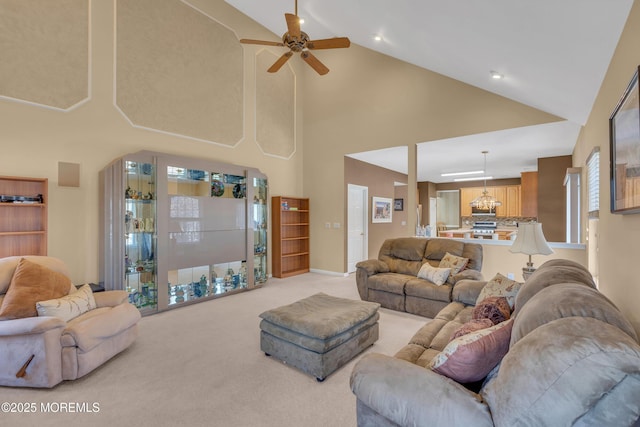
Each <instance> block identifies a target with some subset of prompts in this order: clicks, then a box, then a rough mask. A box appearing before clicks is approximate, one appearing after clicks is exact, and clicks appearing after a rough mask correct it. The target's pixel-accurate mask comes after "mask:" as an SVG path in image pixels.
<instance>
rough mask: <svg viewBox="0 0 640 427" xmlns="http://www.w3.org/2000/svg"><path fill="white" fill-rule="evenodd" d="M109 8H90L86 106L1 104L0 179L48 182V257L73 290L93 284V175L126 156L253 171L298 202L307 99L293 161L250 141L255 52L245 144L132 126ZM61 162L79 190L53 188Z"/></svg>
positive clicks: (246, 28)
mask: <svg viewBox="0 0 640 427" xmlns="http://www.w3.org/2000/svg"><path fill="white" fill-rule="evenodd" d="M163 1H164V0H163ZM114 3H115V2H114V1H113V0H93V1H92V2H91V9H90V12H91V16H90V29H91V44H90V47H91V51H90V53H91V79H90V99H89V100H88V101H87V102H85V103H84V104H82V105H80V106H78V107H77V108H75V109H72V110H70V111H66V112H65V111H60V110H53V109H50V108H45V107H42V106H36V105H33V104H28V103H24V102H19V101H15V100H9V99H0V123H1V126H0V128H1V129H2V131H1V132H0V147H2V156H0V175H10V176H12V175H16V176H34V177H45V178H48V179H49V247H48V252H49V255H51V256H56V257H59V258H62V259H63V260H64V261H65V262H66V263H67V264H68V265H69V266H70V269H71V274H72V280H73V281H75V282H78V283H81V282H89V281H97V280H98V234H97V233H98V229H99V227H98V205H99V203H98V193H99V188H98V173H99V171H100V170H101V169H102V168H104V167H105V166H106V165H107V164H108V163H109V162H111V161H112V160H113V159H115V158H117V157H120V156H122V155H124V154H127V153H131V152H136V151H139V150H153V151H160V152H167V153H176V154H180V155H185V156H194V157H203V158H208V159H214V160H220V161H223V162H229V163H234V164H239V165H245V166H250V167H256V168H258V169H260V170H261V171H262V172H264V173H266V174H267V176H268V177H269V185H270V188H269V190H270V193H271V194H272V195H276V194H287V195H292V196H296V195H302V144H301V142H302V137H301V135H302V120H301V119H302V112H301V109H300V106H301V104H302V100H303V99H304V97H303V95H302V94H301V93H299V94H298V101H299V102H298V109H297V118H298V123H297V126H296V129H297V139H298V145H297V147H296V152H295V154H294V155H293V156H292V157H291V159H290V160H285V159H282V158H277V157H273V156H267V155H264V154H263V152H262V150H261V148H260V147H258V145H257V144H256V142H255V134H256V132H255V125H254V122H255V105H256V102H255V94H256V90H255V86H256V84H255V74H254V72H255V70H254V64H255V53H256V52H258V49H256V48H254V47H246V48H245V49H244V64H245V65H244V67H245V70H244V77H243V82H244V88H245V90H244V106H243V108H244V110H243V111H244V124H243V126H244V129H243V133H244V139H243V140H242V141H241V142H239V144H238V145H237V146H235V147H233V148H230V147H226V146H221V145H216V144H212V143H207V142H201V141H196V140H193V139H190V138H186V137H180V136H175V135H171V134H167V133H160V132H155V131H152V130H147V129H141V128H135V127H132V126H131V124H130V123H129V122H128V120H127V119H126V118H125V117H124V116H123V115H122V114H121V113H120V112H119V111H118V109H117V108H116V107H115V106H114V59H113V58H114ZM192 3H194V4H196V5H197V6H198V7H199V8H200V9H202V10H203V11H204V12H205V13H206V14H207V15H209V16H212V17H215V18H216V19H217V20H220V21H221V22H222V23H223V24H225V25H227V26H229V27H230V28H232V29H233V30H234V31H235V32H236V34H238V36H239V37H247V38H264V39H272V40H277V39H278V37H277V36H275V35H274V34H272V33H270V32H268V31H266V30H265V29H264V28H262V27H261V26H258V25H257V24H256V23H255V22H254V21H252V20H251V19H249V18H248V17H246V16H244V15H242V14H241V13H239V12H238V11H237V10H235V9H234V8H232V7H231V6H229V5H228V4H226V3H225V2H224V1H223V0H194V1H192ZM176 24H177V25H179V23H178V22H176ZM280 51H281V50H278V49H277V48H276V50H274V52H276V53H277V52H280ZM5 60H6V58H5ZM298 62H300V63H301V62H302V61H297V62H294V61H292V64H291V65H292V66H293V67H294V68H293V69H294V71H295V72H296V73H297V74H300V71H299V69H300V68H301V67H299V65H300V64H299V63H298ZM304 65H305V66H306V64H304ZM259 72H260V73H262V72H263V70H260V71H259ZM275 107H277V105H275ZM185 113H186V114H188V111H185ZM59 161H63V162H72V163H79V164H80V187H79V188H71V187H59V186H58V183H57V176H58V175H57V174H58V170H57V167H58V162H59Z"/></svg>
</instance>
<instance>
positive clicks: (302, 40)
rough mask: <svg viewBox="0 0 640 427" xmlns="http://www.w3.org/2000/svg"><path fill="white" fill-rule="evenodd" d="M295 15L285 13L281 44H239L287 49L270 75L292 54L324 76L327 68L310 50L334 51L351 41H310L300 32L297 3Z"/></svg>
mask: <svg viewBox="0 0 640 427" xmlns="http://www.w3.org/2000/svg"><path fill="white" fill-rule="evenodd" d="M295 6H296V8H295V14H292V13H285V14H284V18H285V20H286V21H287V32H286V33H284V34H283V35H282V41H281V42H272V41H266V40H253V39H240V43H244V44H258V45H264V46H280V47H288V48H289V52H286V53H284V54H283V55H282V56H281V57H280V58H278V60H277V61H276V62H275V63H274V64H273V65H272V66H271V67H269V69H268V70H267V71H268V72H270V73H275V72H277V71H278V70H279V69H280V68H281V67H282V66H283V65H284V64H285V63H286V62H287V61H288V60H289V58H291V56H293V54H294V53H299V54H300V56H301V57H302V59H303V60H304V61H305V62H306V63H307V64H309V66H311V68H313V69H314V70H315V71H316V72H317V73H318V74H320V75H325V74H327V73H328V72H329V68H327V67H326V66H325V65H324V64H323V63H322V62H320V60H319V59H318V58H316V57H315V55H313V54H312V53H311V52H309V51H310V50H314V49H316V50H317V49H336V48H345V47H349V46H350V45H351V41H350V40H349V38H347V37H335V38H332V39H321V40H311V39H310V38H309V36H308V35H307V33H305V32H304V31H301V30H300V21H301V19H300V18H299V17H298V1H297V0H296V2H295Z"/></svg>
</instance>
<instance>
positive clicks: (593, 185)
mask: <svg viewBox="0 0 640 427" xmlns="http://www.w3.org/2000/svg"><path fill="white" fill-rule="evenodd" d="M587 199H588V211H589V218H597V217H598V216H599V210H600V148H599V147H596V148H594V149H593V151H592V152H591V154H590V155H589V157H588V158H587Z"/></svg>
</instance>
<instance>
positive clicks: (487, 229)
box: [471, 221, 498, 239]
mask: <svg viewBox="0 0 640 427" xmlns="http://www.w3.org/2000/svg"><path fill="white" fill-rule="evenodd" d="M497 228H498V223H497V222H496V221H475V222H474V223H473V228H472V229H471V230H472V231H473V237H474V238H475V239H492V238H493V235H494V233H495V232H496V229H497Z"/></svg>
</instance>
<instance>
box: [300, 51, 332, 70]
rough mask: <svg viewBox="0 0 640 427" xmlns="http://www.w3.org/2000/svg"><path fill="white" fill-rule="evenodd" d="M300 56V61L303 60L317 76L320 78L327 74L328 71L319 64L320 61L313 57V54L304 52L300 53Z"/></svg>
mask: <svg viewBox="0 0 640 427" xmlns="http://www.w3.org/2000/svg"><path fill="white" fill-rule="evenodd" d="M300 56H302V59H304V61H305V62H306V63H307V64H309V65H311V68H313V69H314V70H316V72H317V73H318V74H320V75H321V76H324V75H325V74H327V73H328V72H329V69H328V68H327V67H326V66H325V65H324V64H323V63H322V62H320V60H319V59H318V58H316V57H315V56H313V54H312V53H311V52H307V51H306V50H305V51H304V52H302V53H301V54H300Z"/></svg>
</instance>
